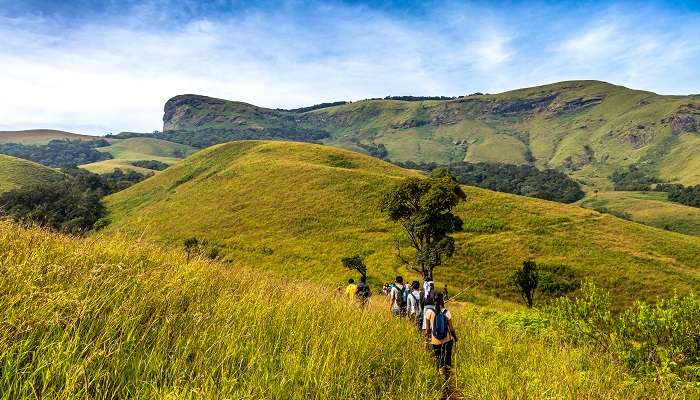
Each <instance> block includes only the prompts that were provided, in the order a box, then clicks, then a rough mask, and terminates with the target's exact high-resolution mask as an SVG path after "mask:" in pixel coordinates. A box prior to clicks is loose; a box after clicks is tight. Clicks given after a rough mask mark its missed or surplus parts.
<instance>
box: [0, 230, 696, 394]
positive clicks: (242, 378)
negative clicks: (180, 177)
mask: <svg viewBox="0 0 700 400" xmlns="http://www.w3.org/2000/svg"><path fill="white" fill-rule="evenodd" d="M0 271H2V272H3V273H2V274H0V289H1V290H0V321H2V322H3V329H0V343H2V344H3V345H2V346H0V365H2V366H3V369H2V370H3V374H2V376H1V377H0V393H2V397H3V398H7V399H20V398H37V397H40V398H42V399H65V398H75V399H92V398H168V399H175V398H178V399H179V398H197V399H221V398H235V399H401V398H407V397H411V398H419V399H435V400H437V399H438V398H441V392H442V390H443V389H442V386H441V384H440V382H439V379H438V377H437V374H436V373H435V370H434V369H433V367H432V365H431V364H432V363H431V359H430V357H431V356H430V355H429V354H428V353H427V352H425V351H423V345H422V343H421V341H420V340H419V339H418V337H417V335H416V334H415V331H414V329H413V328H412V327H411V326H410V325H409V324H408V323H407V322H406V321H404V320H396V319H393V318H391V317H390V316H389V314H388V312H387V310H386V309H387V303H386V302H385V299H383V298H381V296H375V297H374V298H373V299H372V301H371V302H370V305H369V308H368V310H366V311H360V310H358V309H357V307H356V306H354V305H352V304H349V303H348V302H347V301H345V300H344V299H341V298H338V297H337V296H334V295H333V293H332V291H330V290H328V289H327V288H323V287H318V286H316V285H313V284H309V283H308V282H303V281H298V280H291V281H290V280H289V279H282V278H280V277H278V276H275V275H273V274H269V273H262V272H260V268H259V267H256V268H249V267H247V266H245V265H242V264H237V265H234V266H232V265H228V264H225V263H220V262H212V261H208V260H204V259H201V258H195V259H192V260H189V259H188V258H187V257H186V256H185V254H183V252H181V251H167V250H163V249H162V248H160V247H158V246H154V245H151V244H148V243H144V242H142V241H135V240H134V238H127V237H120V236H113V235H98V236H97V237H93V238H85V239H80V238H70V237H66V236H61V235H56V234H51V233H48V232H45V231H41V230H38V229H24V228H21V227H19V226H16V225H13V224H10V223H7V222H0ZM450 308H451V309H452V311H453V313H454V315H455V317H454V318H455V323H456V325H457V330H458V332H460V335H461V336H460V337H461V338H462V339H461V341H460V342H459V345H458V346H457V350H456V358H455V362H456V371H455V377H456V387H457V390H458V391H459V392H461V394H463V395H464V397H458V398H483V399H522V398H528V399H552V398H571V399H576V398H586V399H611V398H615V399H638V398H645V397H647V398H658V399H681V398H688V396H689V395H690V393H691V392H690V391H688V390H687V388H683V387H682V386H680V387H677V388H671V387H664V386H663V385H661V384H658V383H653V384H652V383H649V384H644V383H640V382H638V381H636V380H634V379H633V378H632V377H631V376H629V375H628V374H627V373H626V372H625V369H624V367H623V366H621V365H620V364H619V363H617V362H615V361H614V360H613V359H612V358H610V357H608V356H606V355H605V354H602V353H598V352H592V351H591V350H590V349H587V348H585V347H572V346H570V345H565V344H562V343H560V342H559V341H551V340H547V339H546V338H542V337H537V336H533V335H528V334H526V332H525V331H524V330H521V329H519V328H516V327H511V326H509V325H507V324H506V325H504V324H503V323H502V321H503V318H504V317H507V316H508V315H510V314H509V313H510V312H506V311H503V312H496V311H494V310H493V309H485V308H481V307H478V306H471V305H459V304H450ZM690 396H692V395H690ZM453 398H454V397H453Z"/></svg>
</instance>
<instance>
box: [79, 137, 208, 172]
mask: <svg viewBox="0 0 700 400" xmlns="http://www.w3.org/2000/svg"><path fill="white" fill-rule="evenodd" d="M109 142H110V145H109V146H106V147H100V148H98V149H97V150H98V151H101V152H104V153H109V154H111V155H112V157H114V158H113V159H110V160H104V161H99V162H95V163H91V164H85V165H82V166H81V167H82V168H85V169H87V170H88V171H91V172H95V173H107V172H111V171H113V170H114V169H116V168H120V169H122V170H133V171H137V172H141V173H151V172H153V171H151V170H149V169H146V168H140V167H135V166H133V165H132V164H131V162H133V161H140V160H156V161H160V162H163V163H166V164H174V163H176V162H178V161H180V160H181V159H182V158H184V157H186V156H188V155H190V154H192V153H193V152H195V151H196V149H195V148H193V147H190V146H187V145H183V144H179V143H173V142H169V141H166V140H161V139H155V138H141V137H135V138H129V139H109Z"/></svg>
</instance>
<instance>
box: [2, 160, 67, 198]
mask: <svg viewBox="0 0 700 400" xmlns="http://www.w3.org/2000/svg"><path fill="white" fill-rule="evenodd" d="M60 176H61V173H60V172H58V171H56V170H53V169H51V168H49V167H45V166H43V165H40V164H37V163H33V162H31V161H27V160H22V159H20V158H15V157H11V156H6V155H4V154H0V193H2V192H7V191H9V190H12V189H16V188H19V187H22V186H29V185H40V184H41V183H43V182H47V181H49V180H51V179H54V178H57V177H60Z"/></svg>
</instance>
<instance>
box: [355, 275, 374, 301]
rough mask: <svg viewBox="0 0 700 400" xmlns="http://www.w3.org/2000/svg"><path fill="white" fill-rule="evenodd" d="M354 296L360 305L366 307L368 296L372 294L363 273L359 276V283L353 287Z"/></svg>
mask: <svg viewBox="0 0 700 400" xmlns="http://www.w3.org/2000/svg"><path fill="white" fill-rule="evenodd" d="M355 296H356V297H357V300H358V301H359V302H360V306H362V307H363V308H364V307H367V302H369V298H370V297H371V296H372V289H370V287H369V285H368V284H367V277H366V276H364V275H363V276H361V277H360V283H358V284H357V286H356V288H355Z"/></svg>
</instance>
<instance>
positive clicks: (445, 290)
mask: <svg viewBox="0 0 700 400" xmlns="http://www.w3.org/2000/svg"><path fill="white" fill-rule="evenodd" d="M442 297H443V299H445V301H447V300H449V299H450V294H449V292H448V291H447V285H445V288H444V289H442Z"/></svg>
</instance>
